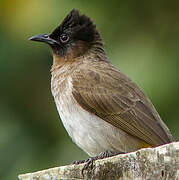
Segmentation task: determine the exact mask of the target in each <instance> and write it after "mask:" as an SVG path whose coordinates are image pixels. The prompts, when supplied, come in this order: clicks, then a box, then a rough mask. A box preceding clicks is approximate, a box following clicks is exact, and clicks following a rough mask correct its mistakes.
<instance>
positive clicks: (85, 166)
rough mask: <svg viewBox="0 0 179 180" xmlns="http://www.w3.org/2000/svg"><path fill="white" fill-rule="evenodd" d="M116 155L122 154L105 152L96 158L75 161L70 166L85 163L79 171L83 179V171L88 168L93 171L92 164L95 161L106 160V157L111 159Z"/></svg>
mask: <svg viewBox="0 0 179 180" xmlns="http://www.w3.org/2000/svg"><path fill="white" fill-rule="evenodd" d="M117 154H123V152H113V151H105V152H101V153H100V154H99V155H98V156H95V157H90V158H88V159H87V160H77V161H74V162H73V163H72V164H82V163H86V164H85V165H84V167H83V169H82V171H81V173H82V176H83V177H84V171H85V170H87V169H88V168H89V167H91V169H93V162H94V161H95V160H98V159H104V158H107V157H112V156H115V155H117Z"/></svg>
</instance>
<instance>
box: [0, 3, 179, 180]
mask: <svg viewBox="0 0 179 180" xmlns="http://www.w3.org/2000/svg"><path fill="white" fill-rule="evenodd" d="M178 6H179V1H169V0H168V1H166V0H158V1H155V0H151V1H135V0H133V1H129V0H125V1H120V0H111V1H109V0H103V1H96V0H95V1H94V0H91V1H87V0H46V1H44V0H26V1H24V0H14V1H12V0H0V82H1V83H0V179H2V180H11V179H16V178H17V175H18V174H21V173H26V172H31V171H37V170H41V169H46V168H50V167H55V166H59V165H65V164H68V163H70V162H71V161H73V160H77V159H85V158H87V157H88V156H87V155H86V154H85V153H84V152H82V151H81V150H80V149H79V148H78V147H77V146H76V145H74V144H73V143H72V141H71V139H70V138H69V137H68V135H67V133H66V131H65V130H64V128H63V125H62V123H61V121H60V120H59V117H58V114H57V110H56V107H55V104H54V101H53V98H52V95H51V91H50V76H51V75H50V67H51V65H52V56H51V52H50V49H49V47H48V46H47V45H43V44H40V43H34V42H30V41H28V38H29V37H31V36H32V35H36V34H41V33H49V32H51V31H52V30H53V29H54V28H55V27H56V26H57V25H58V24H59V23H60V22H61V21H62V20H63V18H64V17H65V16H66V15H67V13H68V12H69V11H70V10H71V9H72V8H77V9H79V10H80V11H81V12H82V13H85V14H87V15H88V16H90V17H91V18H92V19H93V20H94V22H95V23H96V24H97V27H98V29H99V31H100V32H101V34H102V37H103V40H104V42H105V49H106V51H107V54H108V56H109V57H110V59H111V61H112V63H113V64H114V65H116V66H117V67H118V68H120V70H121V71H122V72H124V73H125V74H127V75H128V76H129V77H130V78H131V79H133V80H134V81H135V82H136V83H137V84H138V85H139V86H140V87H141V88H142V89H143V90H144V91H145V92H146V94H147V95H148V96H149V97H150V99H151V100H152V102H153V104H154V105H155V107H156V109H157V111H158V112H159V114H160V115H161V117H162V119H163V120H164V121H165V123H166V124H167V125H168V127H169V128H170V129H171V132H172V134H173V135H174V137H175V138H176V139H177V138H178V137H179V120H178V119H179V113H178V108H179V75H178V67H179V11H178Z"/></svg>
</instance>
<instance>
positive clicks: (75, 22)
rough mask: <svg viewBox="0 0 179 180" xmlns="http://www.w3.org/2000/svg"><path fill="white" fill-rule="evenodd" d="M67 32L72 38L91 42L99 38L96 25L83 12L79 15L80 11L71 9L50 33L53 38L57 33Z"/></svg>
mask: <svg viewBox="0 0 179 180" xmlns="http://www.w3.org/2000/svg"><path fill="white" fill-rule="evenodd" d="M64 32H65V33H68V34H71V35H72V36H73V38H74V39H78V40H83V41H87V42H92V41H94V40H97V39H101V38H100V35H99V33H98V31H97V30H96V25H95V24H94V23H93V21H92V20H91V19H90V18H89V17H87V16H86V15H85V14H82V15H80V12H79V11H78V10H76V9H73V10H72V11H71V12H70V13H69V14H68V15H67V16H66V17H65V19H64V20H63V22H62V23H61V24H60V26H58V27H57V28H56V29H55V30H54V31H53V32H52V33H51V35H50V36H51V37H53V38H55V37H56V36H57V34H59V33H64Z"/></svg>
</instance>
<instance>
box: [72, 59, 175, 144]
mask: <svg viewBox="0 0 179 180" xmlns="http://www.w3.org/2000/svg"><path fill="white" fill-rule="evenodd" d="M72 84H73V96H74V98H75V99H76V101H77V102H78V103H79V104H80V105H81V106H82V107H83V108H84V109H85V110H87V111H89V112H91V113H94V114H96V115H97V116H99V117H100V118H102V119H103V120H105V121H107V122H108V123H110V124H112V125H114V126H116V127H117V128H120V129H122V130H124V131H125V132H127V133H129V134H131V135H133V136H136V137H138V138H140V139H142V140H143V141H145V142H146V143H148V144H150V145H152V146H157V145H160V144H164V143H168V142H171V141H173V137H172V135H171V133H170V131H169V130H168V128H167V127H166V125H165V124H164V123H163V121H162V120H161V119H160V117H159V115H158V113H157V111H156V110H155V108H154V107H153V105H152V103H151V102H150V100H149V99H148V98H147V96H146V95H145V94H144V93H143V92H142V91H141V90H140V88H139V87H137V85H136V84H135V83H133V82H132V81H131V80H130V79H129V78H127V77H126V76H125V75H124V74H122V73H121V72H120V71H119V70H117V69H116V68H115V67H114V66H112V65H111V64H109V63H107V62H97V61H96V62H93V63H91V64H89V66H88V68H87V67H86V65H84V66H82V67H79V69H78V70H77V71H75V72H74V73H73V75H72Z"/></svg>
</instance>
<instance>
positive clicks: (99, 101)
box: [30, 9, 174, 156]
mask: <svg viewBox="0 0 179 180" xmlns="http://www.w3.org/2000/svg"><path fill="white" fill-rule="evenodd" d="M30 40H32V41H40V42H44V43H47V44H48V45H50V47H51V49H52V53H53V65H52V68H51V74H52V78H51V91H52V94H53V97H54V100H55V103H56V107H57V110H58V113H59V115H60V118H61V120H62V122H63V125H64V127H65V128H66V130H67V132H68V134H69V136H70V137H71V138H72V140H73V141H74V142H75V143H76V144H77V145H78V146H79V147H80V148H81V149H83V150H84V151H85V152H86V153H87V154H88V155H90V156H98V155H99V154H101V153H103V152H110V153H111V154H118V153H127V152H131V151H135V150H138V149H140V148H144V147H155V146H159V145H161V144H166V143H170V142H172V141H174V139H173V137H172V135H171V133H170V131H169V129H168V128H167V126H166V125H165V123H164V122H163V121H162V119H161V118H160V116H159V114H158V113H157V111H156V110H155V108H154V106H153V105H152V103H151V101H150V100H149V98H148V97H147V96H146V95H145V94H144V92H143V91H142V90H141V89H140V88H139V87H138V86H137V85H136V84H135V83H134V82H132V81H131V80H130V79H129V78H128V77H127V76H126V75H124V74H123V73H122V72H120V70H118V69H117V68H116V67H114V66H113V65H112V64H111V62H110V60H109V58H108V57H107V55H106V53H105V50H104V44H103V40H102V39H101V36H100V34H99V32H98V31H97V29H96V25H95V24H94V23H93V21H92V20H91V19H90V18H89V17H87V16H86V15H84V14H82V15H81V14H80V13H79V11H78V10H75V9H73V10H72V11H71V12H70V13H69V14H68V15H67V16H66V18H65V19H64V20H63V22H62V23H61V24H60V25H59V26H58V27H57V28H56V29H55V30H54V31H53V32H52V33H50V34H42V35H37V36H33V37H31V38H30ZM119 60H120V58H119ZM104 154H105V153H104ZM106 154H107V153H106Z"/></svg>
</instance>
